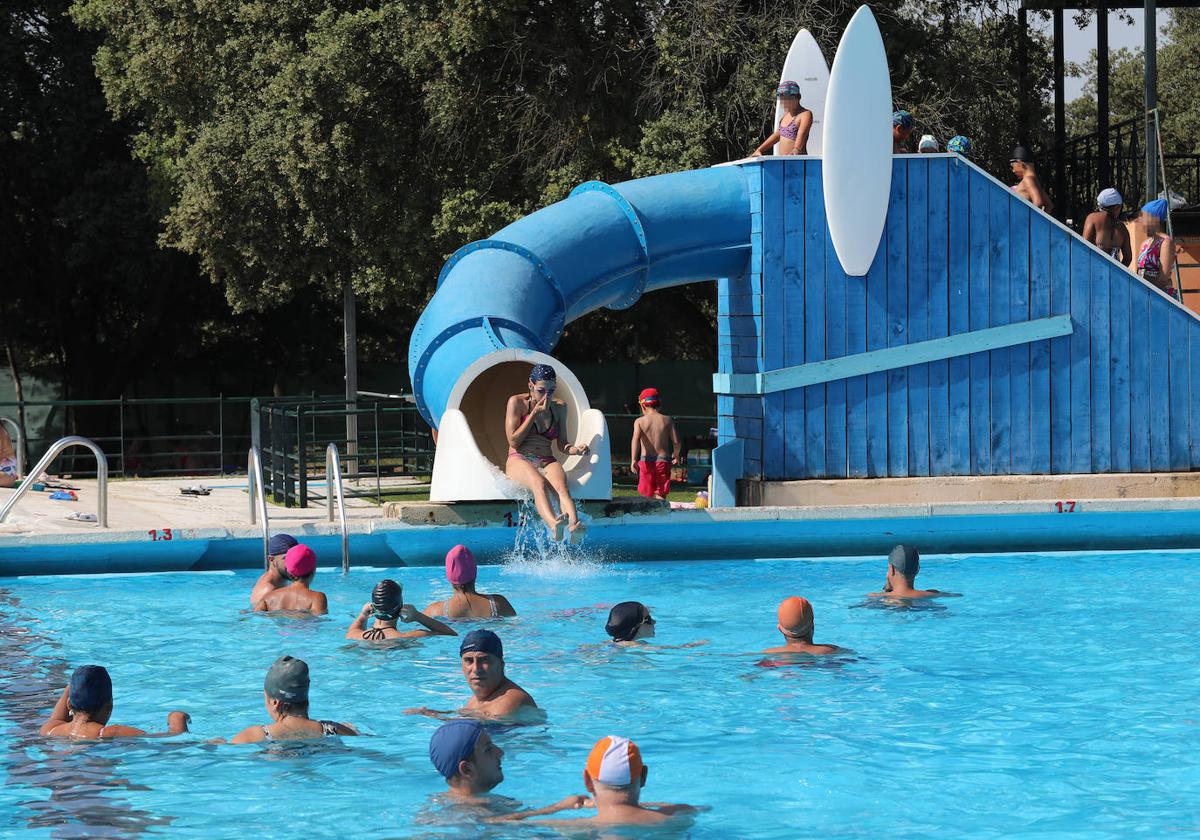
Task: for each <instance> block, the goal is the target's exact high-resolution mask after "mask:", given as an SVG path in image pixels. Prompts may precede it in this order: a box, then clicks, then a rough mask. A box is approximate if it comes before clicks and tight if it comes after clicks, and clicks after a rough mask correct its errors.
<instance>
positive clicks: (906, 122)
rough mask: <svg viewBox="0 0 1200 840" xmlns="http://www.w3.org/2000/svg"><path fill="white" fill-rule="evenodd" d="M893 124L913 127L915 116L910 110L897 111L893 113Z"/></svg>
mask: <svg viewBox="0 0 1200 840" xmlns="http://www.w3.org/2000/svg"><path fill="white" fill-rule="evenodd" d="M892 125H893V126H897V125H898V126H900V127H901V128H912V127H913V118H912V114H910V113H909V112H908V111H896V112H895V113H893V114H892Z"/></svg>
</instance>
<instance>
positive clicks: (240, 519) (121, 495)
mask: <svg viewBox="0 0 1200 840" xmlns="http://www.w3.org/2000/svg"><path fill="white" fill-rule="evenodd" d="M64 483H66V484H70V485H72V486H74V487H78V488H79V490H77V491H76V493H75V494H76V495H77V496H78V497H79V501H77V502H70V501H51V500H50V492H51V491H50V490H46V491H45V492H41V493H38V492H33V491H31V492H29V493H27V494H25V497H24V498H23V499H21V501H20V502H19V503H18V504H17V507H16V508H15V509H14V510H13V512H12V513H11V514H9V517H8V521H7V522H3V523H0V536H16V535H28V534H55V533H78V532H94V531H95V530H96V528H97V526H96V524H95V523H94V522H80V521H78V520H73V519H71V518H70V516H71V514H72V513H74V512H75V511H78V512H80V513H95V512H96V501H97V490H96V481H95V480H94V479H70V480H66V481H65V482H64ZM196 484H202V485H204V486H205V487H210V488H212V493H211V495H208V496H185V495H183V494H181V493H180V492H179V488H181V487H187V486H191V485H196ZM372 486H374V482H373V481H372ZM15 492H16V491H15V490H10V489H0V505H2V504H4V503H5V502H7V501H8V498H9V497H10V496H11V495H12V494H13V493H15ZM319 492H324V485H323V484H322V485H321V486H320V487H319ZM249 505H250V500H249V496H248V495H247V493H246V479H245V478H244V477H231V478H223V479H220V478H211V477H206V478H205V477H202V478H189V477H180V478H169V479H129V480H126V479H122V480H112V481H109V483H108V526H109V529H110V530H112V531H150V530H153V529H162V528H185V527H186V528H192V529H197V528H231V527H248V526H249V525H250V513H249V510H250V508H249ZM268 507H269V511H268V515H269V517H270V519H271V528H272V530H275V531H284V530H287V527H288V526H289V525H299V524H304V523H317V522H324V521H325V516H326V513H325V506H324V503H323V502H322V503H321V504H320V505H319V506H313V507H309V508H305V509H300V508H285V507H280V506H277V505H268ZM382 516H383V509H382V508H381V507H379V506H378V505H376V504H375V503H374V501H371V500H366V499H354V498H348V499H346V518H347V520H369V519H379V518H381V517H382ZM297 530H298V529H297Z"/></svg>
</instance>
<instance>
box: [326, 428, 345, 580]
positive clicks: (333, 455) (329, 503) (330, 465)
mask: <svg viewBox="0 0 1200 840" xmlns="http://www.w3.org/2000/svg"><path fill="white" fill-rule="evenodd" d="M325 483H326V485H328V486H327V487H326V488H325V489H326V493H325V508H326V510H327V511H328V516H329V521H330V522H332V521H333V494H334V492H335V491H336V492H337V509H338V516H339V517H340V518H341V521H342V574H346V573H348V572H349V571H350V536H349V534H348V533H347V532H346V497H345V495H344V494H343V493H342V464H341V461H340V460H339V459H338V448H337V444H336V443H331V444H329V446H326V447H325Z"/></svg>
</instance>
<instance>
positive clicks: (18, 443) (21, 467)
mask: <svg viewBox="0 0 1200 840" xmlns="http://www.w3.org/2000/svg"><path fill="white" fill-rule="evenodd" d="M0 423H7V424H8V425H10V426H12V429H13V431H14V432H15V433H16V434H14V435H12V436H11V438H12V442H13V450H14V451H15V452H16V455H17V478H24V477H25V433H24V432H23V431H21V424H20V423H18V422H17V421H16V420H14V419H12V418H11V417H9V416H8V415H6V414H0Z"/></svg>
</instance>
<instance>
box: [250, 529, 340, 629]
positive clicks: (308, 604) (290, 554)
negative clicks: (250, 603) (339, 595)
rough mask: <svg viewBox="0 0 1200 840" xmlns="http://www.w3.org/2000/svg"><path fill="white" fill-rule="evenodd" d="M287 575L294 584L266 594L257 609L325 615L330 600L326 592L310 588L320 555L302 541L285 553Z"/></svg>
mask: <svg viewBox="0 0 1200 840" xmlns="http://www.w3.org/2000/svg"><path fill="white" fill-rule="evenodd" d="M283 568H284V572H285V574H286V575H287V576H288V578H289V579H290V580H291V581H292V583H291V585H290V586H285V587H284V588H283V589H275V590H272V591H271V592H268V593H267V595H266V597H264V598H263V599H262V600H261V601H259V602H258V603H257V604H255V605H254V609H255V611H256V612H276V611H279V610H287V611H288V612H310V613H312V614H313V615H325V614H326V613H327V612H329V602H328V600H327V599H326V598H325V593H324V592H318V591H316V590H315V589H310V588H309V586H308V585H309V584H310V583H311V582H312V579H313V575H315V574H316V573H317V555H316V554H314V553H313V550H312V549H311V548H309V547H308V546H306V545H304V544H303V543H300V544H298V545H294V546H292V547H291V548H289V549H288V551H287V554H285V555H284V556H283Z"/></svg>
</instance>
